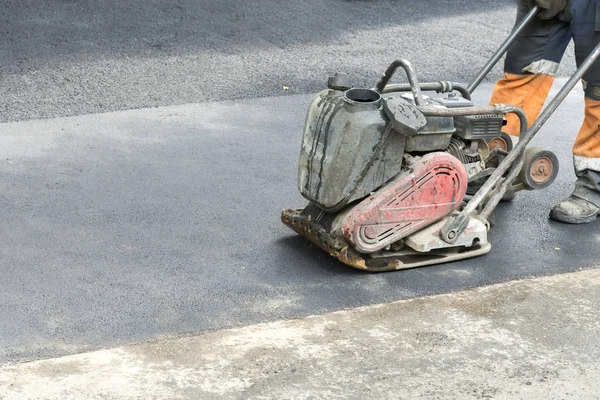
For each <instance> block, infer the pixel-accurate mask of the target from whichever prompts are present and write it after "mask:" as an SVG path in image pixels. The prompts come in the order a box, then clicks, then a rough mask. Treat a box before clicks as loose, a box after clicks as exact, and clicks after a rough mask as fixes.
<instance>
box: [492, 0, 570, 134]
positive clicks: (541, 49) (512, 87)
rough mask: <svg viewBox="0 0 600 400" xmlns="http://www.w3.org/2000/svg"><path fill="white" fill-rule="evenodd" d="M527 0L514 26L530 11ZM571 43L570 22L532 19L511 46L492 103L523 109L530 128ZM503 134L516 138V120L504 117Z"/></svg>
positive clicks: (520, 6)
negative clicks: (502, 77) (505, 120)
mask: <svg viewBox="0 0 600 400" xmlns="http://www.w3.org/2000/svg"><path fill="white" fill-rule="evenodd" d="M527 3H528V2H527V0H520V1H519V8H518V11H517V23H518V22H520V21H521V20H522V19H523V17H524V16H525V15H526V14H527V13H528V12H529V7H528V5H527ZM570 40H571V32H570V29H569V23H568V22H564V21H562V20H561V19H560V18H553V19H551V20H541V19H535V20H534V21H532V22H531V24H530V26H529V27H528V28H526V29H525V31H524V32H523V34H522V35H521V36H520V37H519V39H517V41H516V42H515V43H514V44H513V45H512V46H511V47H510V49H509V50H508V53H507V55H506V61H505V64H504V79H501V80H499V81H498V82H497V83H496V86H495V88H494V92H493V94H492V99H491V101H490V103H491V104H511V105H515V106H519V107H521V108H523V110H525V113H526V114H527V119H528V120H529V125H530V126H531V124H533V122H534V121H535V120H536V119H537V117H538V115H539V114H540V111H541V109H542V107H543V105H544V102H545V101H546V97H548V92H549V91H550V88H551V87H552V83H553V82H554V77H553V76H554V74H555V73H556V71H557V69H558V66H559V64H560V61H561V59H562V56H563V54H564V52H565V50H566V48H567V46H568V44H569V41H570ZM506 119H507V125H506V126H505V127H504V131H505V132H506V133H508V134H510V135H514V136H518V135H519V120H518V118H517V117H516V116H515V115H512V114H511V115H507V118H506Z"/></svg>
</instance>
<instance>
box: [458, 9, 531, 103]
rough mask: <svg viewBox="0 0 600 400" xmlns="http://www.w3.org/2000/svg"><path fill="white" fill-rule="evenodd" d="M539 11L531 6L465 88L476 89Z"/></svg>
mask: <svg viewBox="0 0 600 400" xmlns="http://www.w3.org/2000/svg"><path fill="white" fill-rule="evenodd" d="M539 11H540V7H539V6H535V7H533V8H532V9H531V11H529V13H528V14H527V15H526V16H525V18H523V20H522V21H521V22H520V23H519V24H518V25H517V26H515V28H514V29H513V31H512V32H511V34H510V36H508V37H507V38H506V40H505V41H504V43H502V45H501V46H500V48H499V49H498V50H496V52H495V53H494V55H493V56H492V58H490V59H489V60H488V62H487V63H486V64H485V65H484V66H483V68H482V69H481V71H479V73H478V74H477V76H476V77H475V79H473V81H472V82H471V83H470V84H469V86H467V90H468V91H469V93H473V92H474V91H475V89H477V87H478V86H479V84H480V83H481V82H483V80H484V79H485V77H486V76H487V75H488V74H489V73H490V71H491V70H492V68H494V66H495V65H496V64H498V61H500V59H501V58H502V56H504V54H505V53H506V52H507V51H508V48H509V47H510V46H511V45H512V44H513V43H514V42H515V40H517V38H518V37H519V35H520V34H521V32H523V30H525V28H526V27H527V25H529V23H530V22H531V21H532V20H533V19H534V18H535V16H536V15H537V13H538V12H539Z"/></svg>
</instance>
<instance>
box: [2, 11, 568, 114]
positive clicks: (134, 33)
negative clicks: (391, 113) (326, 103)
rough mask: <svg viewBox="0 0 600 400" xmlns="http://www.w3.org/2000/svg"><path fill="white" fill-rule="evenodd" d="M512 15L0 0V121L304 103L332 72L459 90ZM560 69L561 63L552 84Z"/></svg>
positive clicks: (361, 79)
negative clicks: (402, 74)
mask: <svg viewBox="0 0 600 400" xmlns="http://www.w3.org/2000/svg"><path fill="white" fill-rule="evenodd" d="M515 9H516V7H515V4H514V0H477V1H472V0H456V1H451V2H449V1H447V0H428V1H410V0H378V1H346V0H329V1H326V2H324V1H321V0H302V1H278V0H247V1H226V0H171V1H164V0H128V1H118V0H104V1H101V2H98V1H92V0H55V1H48V0H27V1H22V0H5V1H3V2H2V5H1V6H0V121H15V120H27V119H32V118H54V117H58V116H65V115H75V114H88V113H96V112H106V111H113V110H123V109H131V108H141V107H155V106H164V105H173V104H186V103H197V102H203V101H214V100H228V99H240V98H254V97H259V96H274V95H283V94H297V93H312V92H314V91H316V90H317V88H319V87H321V85H322V83H323V82H324V78H326V77H327V75H328V74H329V73H332V72H337V71H338V70H340V69H341V70H345V71H347V72H349V73H351V74H352V75H353V76H354V78H355V80H356V84H357V85H364V84H366V83H369V84H371V82H373V81H374V80H376V79H377V78H378V76H379V75H380V74H381V73H382V71H383V70H384V69H385V67H386V66H387V64H388V63H390V62H391V61H392V60H393V59H395V58H397V57H405V58H409V59H410V60H412V61H413V62H414V63H415V66H416V67H417V70H418V71H419V73H420V74H421V76H422V77H423V79H433V80H440V79H457V80H459V81H466V80H468V79H470V78H471V77H473V76H474V75H475V72H476V70H477V68H478V67H479V66H480V65H483V63H484V61H485V60H486V58H487V57H489V56H490V55H491V53H492V51H493V50H494V49H495V48H496V46H497V45H498V43H499V41H500V40H501V39H502V38H503V37H504V36H506V35H507V34H508V32H509V31H510V29H511V26H512V23H513V21H514V17H515ZM572 69H573V57H572V55H571V52H569V55H568V56H567V58H566V61H565V69H564V70H563V71H562V72H561V74H564V73H565V72H568V71H570V70H572ZM499 73H500V69H496V71H495V76H498V75H499ZM283 86H287V87H288V88H289V90H288V91H284V90H283Z"/></svg>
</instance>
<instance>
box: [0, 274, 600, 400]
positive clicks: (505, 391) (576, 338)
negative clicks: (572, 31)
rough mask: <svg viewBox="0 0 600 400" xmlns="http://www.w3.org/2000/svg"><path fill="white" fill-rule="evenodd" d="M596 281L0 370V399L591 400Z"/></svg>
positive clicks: (558, 280)
mask: <svg viewBox="0 0 600 400" xmlns="http://www.w3.org/2000/svg"><path fill="white" fill-rule="evenodd" d="M598 309H600V270H588V271H582V272H577V273H570V274H564V275H557V276H553V277H545V278H536V279H531V280H523V281H517V282H510V283H504V284H499V285H495V286H488V287H485V288H479V289H474V290H469V291H466V292H461V293H453V294H446V295H439V296H433V297H427V298H420V299H414V300H407V301H402V302H396V303H388V304H382V305H376V306H370V307H364V308H358V309H352V310H345V311H339V312H335V313H330V314H324V315H320V316H312V317H308V318H304V319H297V320H288V321H277V322H271V323H266V324H260V325H252V326H247V327H243V328H237V329H230V330H223V331H217V332H208V333H204V334H202V335H199V336H191V337H183V338H169V339H165V340H159V341H154V342H150V343H144V344H140V345H134V346H122V347H118V348H115V349H109V350H101V351H97V352H92V353H88V354H80V355H73V356H67V357H63V358H58V359H50V360H44V361H36V362H32V363H27V364H17V365H4V366H2V367H0V393H1V394H0V398H2V399H3V400H27V399H36V400H42V399H44V400H51V399H61V400H62V399H74V398H76V399H103V400H108V399H361V400H362V399H394V400H397V399H428V400H429V399H436V400H440V399H524V400H525V399H526V400H536V399H540V400H541V399H543V400H553V399H556V400H558V399H560V400H565V399H578V400H583V399H597V398H598V393H600V380H598V375H599V374H600V361H599V360H600V347H598V336H599V335H600V324H599V323H598Z"/></svg>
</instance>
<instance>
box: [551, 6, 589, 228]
mask: <svg viewBox="0 0 600 400" xmlns="http://www.w3.org/2000/svg"><path fill="white" fill-rule="evenodd" d="M596 3H597V1H596V0H573V22H572V28H571V30H572V34H573V38H574V40H575V57H576V59H577V64H578V65H581V63H583V61H584V60H585V59H586V58H587V56H588V55H589V54H590V53H591V52H592V51H593V50H594V48H595V47H596V45H597V44H598V43H599V42H600V29H599V30H598V31H597V30H596V29H597V28H600V25H597V24H596ZM583 81H584V87H585V117H584V121H583V125H582V126H581V129H580V130H579V134H578V135H577V138H576V139H575V145H574V146H573V160H574V165H575V173H576V175H577V181H576V183H575V191H574V192H573V194H572V195H571V196H570V197H569V198H568V199H566V200H565V201H563V202H561V203H560V204H559V205H558V206H556V207H555V208H554V209H553V210H552V212H551V214H550V216H551V217H552V218H553V219H556V220H558V221H562V222H569V223H586V222H591V221H593V220H595V219H596V217H597V216H598V215H599V214H600V62H596V63H595V64H594V65H593V66H592V68H591V69H590V70H589V71H588V72H587V73H586V74H585V75H584V77H583Z"/></svg>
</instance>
